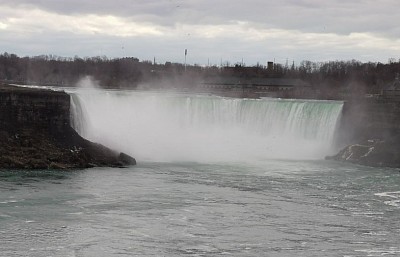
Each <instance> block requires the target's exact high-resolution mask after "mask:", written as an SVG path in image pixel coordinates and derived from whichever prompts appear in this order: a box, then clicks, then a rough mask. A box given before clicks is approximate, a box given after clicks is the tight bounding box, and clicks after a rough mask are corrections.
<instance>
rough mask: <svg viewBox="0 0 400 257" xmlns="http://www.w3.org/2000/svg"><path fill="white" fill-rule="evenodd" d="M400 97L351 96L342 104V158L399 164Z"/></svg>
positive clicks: (365, 162)
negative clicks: (355, 97) (353, 97)
mask: <svg viewBox="0 0 400 257" xmlns="http://www.w3.org/2000/svg"><path fill="white" fill-rule="evenodd" d="M399 100H400V99H396V98H386V97H384V96H379V97H371V98H362V99H351V100H349V101H347V102H345V104H344V107H343V113H342V119H341V125H340V127H339V133H338V144H339V145H341V146H343V149H342V150H341V151H340V152H339V153H338V154H337V155H335V156H331V157H327V159H334V160H339V161H346V162H352V163H358V164H363V165H368V166H386V167H400V101H399Z"/></svg>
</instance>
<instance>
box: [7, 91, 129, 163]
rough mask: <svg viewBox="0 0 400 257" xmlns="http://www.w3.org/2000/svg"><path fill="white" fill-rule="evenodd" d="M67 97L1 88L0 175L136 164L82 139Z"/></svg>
mask: <svg viewBox="0 0 400 257" xmlns="http://www.w3.org/2000/svg"><path fill="white" fill-rule="evenodd" d="M69 97H70V96H69V95H68V94H66V93H64V92H54V91H50V90H38V89H27V88H19V87H14V86H9V85H0V170H1V169H80V168H90V167H96V166H106V167H124V166H128V165H135V164H136V160H135V159H134V158H133V157H131V156H129V155H127V154H124V153H119V152H116V151H113V150H111V149H109V148H107V147H105V146H103V145H100V144H97V143H93V142H90V141H88V140H86V139H84V138H82V137H81V136H80V135H79V134H78V133H77V132H76V131H75V130H74V129H72V128H71V126H70V125H69V116H70V114H69V108H70V102H69Z"/></svg>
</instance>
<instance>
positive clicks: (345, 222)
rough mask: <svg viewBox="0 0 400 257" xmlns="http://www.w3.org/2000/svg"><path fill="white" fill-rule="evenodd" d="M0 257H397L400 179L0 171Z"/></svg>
mask: <svg viewBox="0 0 400 257" xmlns="http://www.w3.org/2000/svg"><path fill="white" fill-rule="evenodd" d="M0 235H1V240H0V256H384V255H385V256H398V255H400V247H399V244H398V242H400V173H399V172H398V171H397V170H393V169H383V168H382V169H376V168H367V167H362V166H354V165H343V164H340V163H334V162H327V161H267V162H265V163H263V164H257V165H250V164H243V163H242V164H241V163H236V164H228V163H225V164H223V163H219V164H199V163H153V162H151V163H141V164H139V165H138V166H136V167H132V168H127V169H107V168H100V169H99V168H95V169H89V170H81V171H69V172H62V171H60V172H56V171H35V172H32V173H31V172H11V171H3V172H1V173H0Z"/></svg>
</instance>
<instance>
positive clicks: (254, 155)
mask: <svg viewBox="0 0 400 257" xmlns="http://www.w3.org/2000/svg"><path fill="white" fill-rule="evenodd" d="M342 106H343V103H342V102H338V101H315V100H313V101H309V100H283V99H233V98H223V97H216V96H207V95H186V94H172V93H149V92H137V91H104V90H79V91H76V92H74V93H72V100H71V113H72V119H71V120H72V123H73V124H72V125H73V127H74V128H75V129H76V130H77V131H78V132H79V133H80V134H81V135H82V136H83V137H85V138H87V139H89V140H92V141H94V142H99V143H102V144H104V145H106V146H109V147H111V148H114V149H118V150H121V151H124V152H126V153H128V154H131V155H132V156H135V158H137V160H138V161H153V162H202V163H204V162H206V163H210V162H211V163H215V162H252V163H253V162H254V163H255V162H259V161H265V160H271V159H283V160H315V159H322V158H324V157H325V156H326V155H328V154H331V153H333V152H332V150H334V149H332V145H333V141H334V135H335V129H336V127H337V123H338V120H339V118H340V114H341V110H342Z"/></svg>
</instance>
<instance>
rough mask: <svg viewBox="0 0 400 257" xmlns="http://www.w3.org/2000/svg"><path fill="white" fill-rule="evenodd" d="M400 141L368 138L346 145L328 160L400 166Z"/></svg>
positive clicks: (377, 165) (379, 165) (376, 165)
mask: <svg viewBox="0 0 400 257" xmlns="http://www.w3.org/2000/svg"><path fill="white" fill-rule="evenodd" d="M399 143H400V141H398V140H394V141H383V140H379V139H375V140H367V141H364V142H360V143H357V144H352V145H349V146H347V147H345V148H344V149H343V150H341V151H340V152H339V153H338V154H336V155H334V156H328V157H326V159H328V160H337V161H344V162H351V163H356V164H361V165H367V166H372V167H394V168H395V167H400V149H399Z"/></svg>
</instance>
